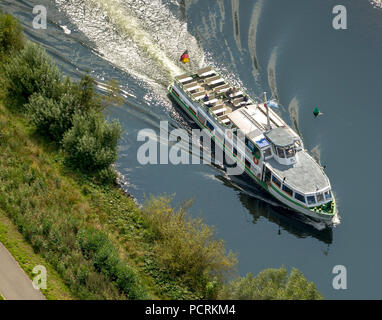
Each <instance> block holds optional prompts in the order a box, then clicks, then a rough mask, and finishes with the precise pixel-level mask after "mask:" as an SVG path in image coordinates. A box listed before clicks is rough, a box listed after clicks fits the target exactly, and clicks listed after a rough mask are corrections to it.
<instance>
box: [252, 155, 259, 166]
mask: <svg viewBox="0 0 382 320" xmlns="http://www.w3.org/2000/svg"><path fill="white" fill-rule="evenodd" d="M253 162H254V163H255V164H259V159H257V158H256V157H255V156H253Z"/></svg>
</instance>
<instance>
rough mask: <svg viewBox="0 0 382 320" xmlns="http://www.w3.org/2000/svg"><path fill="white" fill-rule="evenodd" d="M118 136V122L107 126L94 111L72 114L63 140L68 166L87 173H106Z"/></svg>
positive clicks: (112, 160) (115, 155) (119, 133)
mask: <svg viewBox="0 0 382 320" xmlns="http://www.w3.org/2000/svg"><path fill="white" fill-rule="evenodd" d="M120 135H121V127H120V125H119V123H118V122H112V123H110V124H109V123H107V122H106V121H105V119H104V118H103V115H102V114H100V113H96V112H95V111H90V112H89V113H88V114H83V113H76V114H75V115H74V117H73V127H72V129H70V130H69V131H68V132H67V133H65V135H64V138H63V147H64V150H65V151H66V154H67V160H68V162H69V164H71V165H73V166H75V167H77V168H79V169H81V170H82V171H84V172H87V173H94V172H97V171H99V170H103V169H108V168H109V167H110V165H111V164H112V163H113V162H114V161H115V160H116V159H117V144H118V140H119V138H120Z"/></svg>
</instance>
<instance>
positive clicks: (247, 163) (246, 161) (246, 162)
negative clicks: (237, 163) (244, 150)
mask: <svg viewBox="0 0 382 320" xmlns="http://www.w3.org/2000/svg"><path fill="white" fill-rule="evenodd" d="M245 165H246V166H247V167H248V168H250V167H251V163H250V162H249V161H248V160H247V159H245Z"/></svg>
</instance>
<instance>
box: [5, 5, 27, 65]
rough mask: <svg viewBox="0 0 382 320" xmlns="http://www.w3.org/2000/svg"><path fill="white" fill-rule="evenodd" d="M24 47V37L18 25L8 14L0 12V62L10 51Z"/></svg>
mask: <svg viewBox="0 0 382 320" xmlns="http://www.w3.org/2000/svg"><path fill="white" fill-rule="evenodd" d="M23 47H24V35H23V31H22V28H21V26H20V23H19V22H18V21H17V20H16V19H15V18H14V17H13V16H12V15H10V14H4V13H3V12H1V11H0V62H4V61H5V60H6V59H7V57H8V56H9V55H10V53H11V52H12V51H14V50H15V51H19V50H21V49H22V48H23Z"/></svg>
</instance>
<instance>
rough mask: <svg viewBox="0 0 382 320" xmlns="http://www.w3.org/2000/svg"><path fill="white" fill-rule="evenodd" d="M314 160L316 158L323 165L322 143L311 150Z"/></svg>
mask: <svg viewBox="0 0 382 320" xmlns="http://www.w3.org/2000/svg"><path fill="white" fill-rule="evenodd" d="M310 153H311V154H312V157H313V159H314V160H316V161H317V162H318V163H319V164H320V165H321V147H320V145H316V146H315V147H313V149H312V150H311V151H310Z"/></svg>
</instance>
